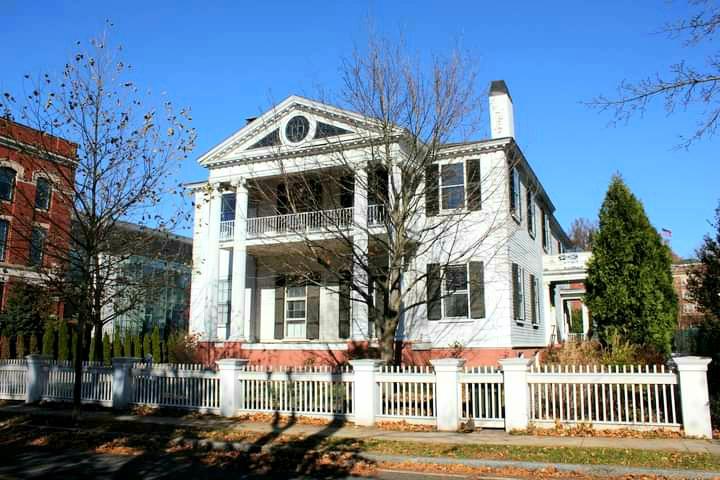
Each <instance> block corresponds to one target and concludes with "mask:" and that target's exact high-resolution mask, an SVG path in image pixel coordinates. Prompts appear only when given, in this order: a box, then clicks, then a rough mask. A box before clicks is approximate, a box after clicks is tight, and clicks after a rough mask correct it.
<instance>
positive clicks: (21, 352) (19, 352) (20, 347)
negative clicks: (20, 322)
mask: <svg viewBox="0 0 720 480" xmlns="http://www.w3.org/2000/svg"><path fill="white" fill-rule="evenodd" d="M15 357H16V358H24V357H25V337H24V336H23V334H22V333H18V335H17V337H16V338H15Z"/></svg>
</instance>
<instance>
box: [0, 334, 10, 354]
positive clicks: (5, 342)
mask: <svg viewBox="0 0 720 480" xmlns="http://www.w3.org/2000/svg"><path fill="white" fill-rule="evenodd" d="M8 358H10V338H8V337H7V336H6V335H3V336H0V359H2V360H7V359H8Z"/></svg>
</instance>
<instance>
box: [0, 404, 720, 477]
mask: <svg viewBox="0 0 720 480" xmlns="http://www.w3.org/2000/svg"><path fill="white" fill-rule="evenodd" d="M77 428H80V429H82V434H81V435H78V432H77V430H76V429H77ZM180 436H182V437H186V438H205V439H211V440H219V441H232V442H247V443H253V442H258V441H262V442H263V443H262V444H263V445H265V446H271V447H272V450H273V452H274V454H277V455H282V453H281V452H282V451H283V450H285V449H286V447H290V448H291V449H299V450H302V449H306V450H307V451H314V452H319V453H330V452H337V453H339V454H343V453H345V454H350V453H352V454H362V452H372V453H379V454H388V455H405V456H422V457H451V458H457V459H486V460H515V461H531V462H543V463H551V464H554V463H564V464H586V465H603V464H607V465H622V466H628V467H651V468H671V469H693V470H708V471H720V456H719V455H712V454H708V453H689V452H680V451H658V450H638V449H619V448H581V447H533V446H510V445H487V444H468V445H461V444H440V443H424V442H408V441H392V440H382V439H370V440H356V439H350V438H336V437H330V438H303V437H298V436H290V435H284V434H279V435H277V436H273V437H272V438H265V439H263V437H265V434H262V433H257V432H248V431H242V430H236V429H233V428H226V429H216V430H213V429H208V428H204V427H202V426H200V427H185V426H182V427H177V426H173V425H163V424H156V423H152V424H148V423H140V422H137V423H136V422H127V421H114V420H108V419H102V418H85V419H83V420H82V424H81V425H77V424H75V423H74V421H73V420H72V419H71V418H69V417H62V416H52V417H50V416H40V415H30V414H25V415H17V414H8V413H0V448H2V447H3V446H15V447H22V446H23V445H34V446H38V447H51V448H58V449H62V448H72V449H75V450H87V451H96V452H97V451H101V452H106V453H113V452H116V453H117V454H123V452H131V453H130V454H139V452H145V453H160V452H167V451H168V449H170V448H171V441H172V440H173V439H175V438H177V437H180ZM118 439H120V440H118ZM108 445H109V446H108ZM125 454H127V453H125ZM203 455H212V454H210V453H207V452H206V453H203Z"/></svg>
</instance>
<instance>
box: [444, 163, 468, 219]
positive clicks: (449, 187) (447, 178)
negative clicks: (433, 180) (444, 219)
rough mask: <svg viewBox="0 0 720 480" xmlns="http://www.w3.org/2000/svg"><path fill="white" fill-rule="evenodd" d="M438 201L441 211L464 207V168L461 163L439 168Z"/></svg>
mask: <svg viewBox="0 0 720 480" xmlns="http://www.w3.org/2000/svg"><path fill="white" fill-rule="evenodd" d="M440 199H441V207H442V209H443V210H453V209H456V208H464V207H465V167H464V164H463V163H462V162H460V163H449V164H446V165H442V166H441V167H440Z"/></svg>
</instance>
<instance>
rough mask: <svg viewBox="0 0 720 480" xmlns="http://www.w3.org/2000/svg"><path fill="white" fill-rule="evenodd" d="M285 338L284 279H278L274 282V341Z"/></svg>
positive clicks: (280, 277) (281, 277)
mask: <svg viewBox="0 0 720 480" xmlns="http://www.w3.org/2000/svg"><path fill="white" fill-rule="evenodd" d="M284 336H285V277H283V276H282V275H281V276H279V277H278V279H277V281H276V282H275V339H276V340H282V339H283V337H284Z"/></svg>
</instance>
